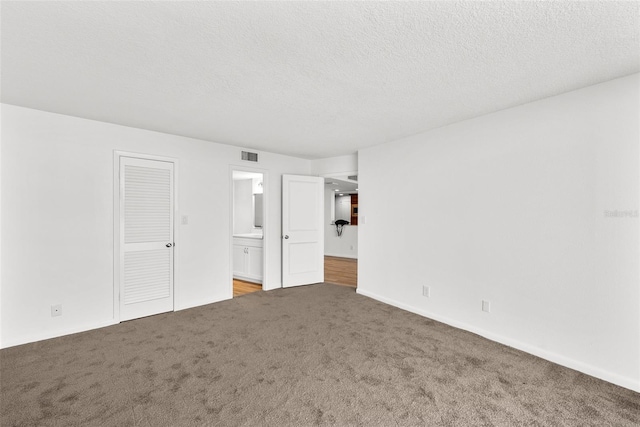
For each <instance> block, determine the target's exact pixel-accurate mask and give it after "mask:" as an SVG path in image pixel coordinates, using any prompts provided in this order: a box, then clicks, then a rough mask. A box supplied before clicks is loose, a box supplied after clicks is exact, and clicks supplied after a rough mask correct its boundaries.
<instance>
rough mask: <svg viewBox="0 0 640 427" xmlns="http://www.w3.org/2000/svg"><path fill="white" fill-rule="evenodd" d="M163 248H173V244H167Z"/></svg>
mask: <svg viewBox="0 0 640 427" xmlns="http://www.w3.org/2000/svg"><path fill="white" fill-rule="evenodd" d="M165 246H166V247H168V248H170V247H171V246H173V243H167V244H166V245H165Z"/></svg>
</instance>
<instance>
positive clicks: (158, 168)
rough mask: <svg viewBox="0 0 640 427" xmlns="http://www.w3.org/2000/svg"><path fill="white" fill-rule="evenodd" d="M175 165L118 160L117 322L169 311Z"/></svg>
mask: <svg viewBox="0 0 640 427" xmlns="http://www.w3.org/2000/svg"><path fill="white" fill-rule="evenodd" d="M173 209H174V200H173V163H171V162H163V161H157V160H146V159H137V158H131V157H121V158H120V242H121V244H120V248H121V249H120V320H121V321H124V320H130V319H136V318H140V317H145V316H150V315H152V314H158V313H164V312H167V311H173V251H174V249H173V246H174V242H173V212H174V211H173Z"/></svg>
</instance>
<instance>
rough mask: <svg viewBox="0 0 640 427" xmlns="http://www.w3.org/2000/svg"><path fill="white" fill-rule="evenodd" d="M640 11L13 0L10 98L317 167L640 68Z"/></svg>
mask: <svg viewBox="0 0 640 427" xmlns="http://www.w3.org/2000/svg"><path fill="white" fill-rule="evenodd" d="M639 4H640V3H639V2H637V1H628V2H610V1H602V2H512V1H493V2H452V1H448V2H262V3H260V2H257V3H256V2H179V1H175V2H89V1H86V2H55V1H50V2H8V1H3V2H2V6H1V7H2V10H1V19H2V22H1V36H2V58H1V59H2V98H1V99H2V102H5V103H9V104H15V105H20V106H25V107H30V108H35V109H40V110H45V111H52V112H57V113H63V114H68V115H73V116H78V117H85V118H89V119H96V120H101V121H106V122H112V123H118V124H122V125H127V126H134V127H139V128H144V129H152V130H157V131H161V132H166V133H171V134H177V135H184V136H189V137H194V138H200V139H204V140H210V141H215V142H221V143H225V144H233V145H238V146H242V147H245V148H251V149H255V150H266V151H272V152H278V153H285V154H290V155H295V156H300V157H305V158H323V157H331V156H337V155H343V154H349V153H353V152H355V151H356V150H358V149H359V148H362V147H367V146H371V145H375V144H379V143H383V142H387V141H392V140H395V139H398V138H401V137H404V136H408V135H412V134H415V133H419V132H422V131H425V130H428V129H433V128H436V127H440V126H443V125H446V124H449V123H453V122H456V121H459V120H463V119H466V118H470V117H474V116H478V115H482V114H486V113H490V112H493V111H497V110H500V109H503V108H507V107H511V106H515V105H519V104H522V103H526V102H529V101H533V100H537V99H541V98H544V97H548V96H551V95H555V94H558V93H562V92H566V91H569V90H573V89H577V88H580V87H584V86H587V85H591V84H594V83H599V82H602V81H606V80H610V79H613V78H617V77H621V76H625V75H628V74H631V73H635V72H638V71H640V58H639V52H640V47H639V46H640V41H639V36H638V33H639V28H640V25H639V21H640V7H639Z"/></svg>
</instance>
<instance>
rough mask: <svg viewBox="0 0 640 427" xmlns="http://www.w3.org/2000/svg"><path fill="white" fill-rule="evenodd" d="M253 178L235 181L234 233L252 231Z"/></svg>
mask: <svg viewBox="0 0 640 427" xmlns="http://www.w3.org/2000/svg"><path fill="white" fill-rule="evenodd" d="M252 189H253V180H251V179H238V180H235V181H233V234H242V233H251V230H252V229H253V217H254V210H253V191H252Z"/></svg>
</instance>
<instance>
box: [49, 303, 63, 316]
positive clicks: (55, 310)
mask: <svg viewBox="0 0 640 427" xmlns="http://www.w3.org/2000/svg"><path fill="white" fill-rule="evenodd" d="M57 316H62V304H57V305H52V306H51V317H57Z"/></svg>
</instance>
